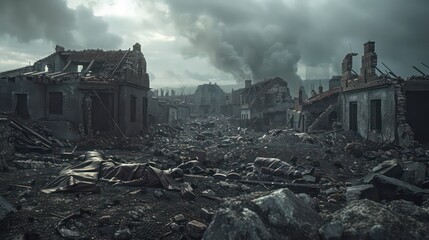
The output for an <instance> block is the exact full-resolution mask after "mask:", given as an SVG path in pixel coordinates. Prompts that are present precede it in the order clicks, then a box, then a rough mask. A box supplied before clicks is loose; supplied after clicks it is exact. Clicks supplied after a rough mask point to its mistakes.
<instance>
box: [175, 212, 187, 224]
mask: <svg viewBox="0 0 429 240" xmlns="http://www.w3.org/2000/svg"><path fill="white" fill-rule="evenodd" d="M173 221H174V222H175V223H178V224H182V223H184V222H186V218H185V215H183V214H177V215H176V216H174V217H173Z"/></svg>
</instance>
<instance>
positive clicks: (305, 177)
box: [302, 175, 316, 183]
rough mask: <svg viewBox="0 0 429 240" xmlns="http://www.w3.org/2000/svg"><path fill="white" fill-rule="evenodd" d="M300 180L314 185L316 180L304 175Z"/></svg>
mask: <svg viewBox="0 0 429 240" xmlns="http://www.w3.org/2000/svg"><path fill="white" fill-rule="evenodd" d="M302 178H304V180H305V181H306V182H308V183H316V178H315V177H314V176H312V175H304V176H303V177H302Z"/></svg>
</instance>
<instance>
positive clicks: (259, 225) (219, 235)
mask: <svg viewBox="0 0 429 240" xmlns="http://www.w3.org/2000/svg"><path fill="white" fill-rule="evenodd" d="M203 239H205V240H219V239H225V240H228V239H230V240H233V239H246V240H268V239H273V237H272V235H271V234H270V232H269V231H268V229H267V228H266V227H265V225H264V223H263V222H262V220H261V219H260V218H259V216H258V215H257V214H256V213H255V212H253V211H252V210H250V209H248V208H243V209H229V208H226V209H220V210H219V211H218V212H217V213H216V214H215V216H214V218H213V221H212V222H211V224H210V225H209V227H208V228H207V230H206V231H205V233H204V236H203Z"/></svg>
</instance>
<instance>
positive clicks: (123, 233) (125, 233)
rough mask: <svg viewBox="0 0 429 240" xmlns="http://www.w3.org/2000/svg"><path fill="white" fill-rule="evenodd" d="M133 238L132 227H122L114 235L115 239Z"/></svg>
mask: <svg viewBox="0 0 429 240" xmlns="http://www.w3.org/2000/svg"><path fill="white" fill-rule="evenodd" d="M131 238H132V234H131V231H130V229H128V228H126V229H122V230H118V231H116V232H115V235H114V236H113V239H114V240H128V239H131Z"/></svg>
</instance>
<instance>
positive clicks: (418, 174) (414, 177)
mask: <svg viewBox="0 0 429 240" xmlns="http://www.w3.org/2000/svg"><path fill="white" fill-rule="evenodd" d="M404 168H405V169H404V173H403V174H402V178H401V179H402V180H403V181H405V182H407V183H410V184H418V183H422V182H423V181H424V180H425V177H426V165H425V164H423V163H420V162H412V161H409V162H404Z"/></svg>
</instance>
